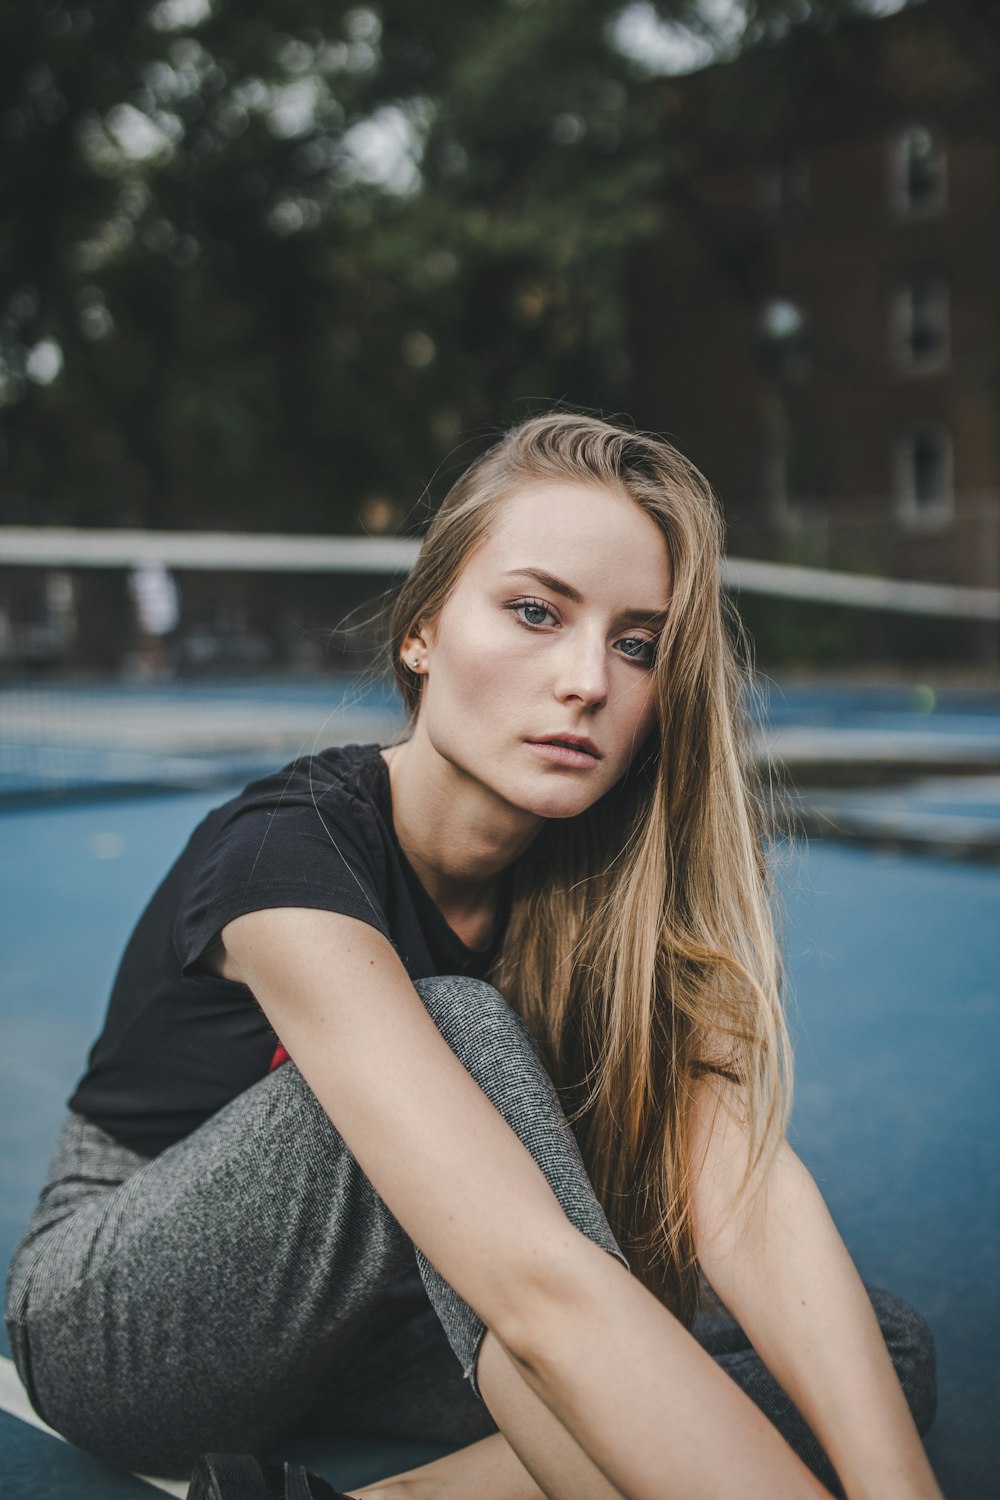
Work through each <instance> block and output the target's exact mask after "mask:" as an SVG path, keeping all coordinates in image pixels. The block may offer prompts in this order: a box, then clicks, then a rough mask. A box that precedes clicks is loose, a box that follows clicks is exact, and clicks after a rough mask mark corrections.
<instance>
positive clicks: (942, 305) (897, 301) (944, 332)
mask: <svg viewBox="0 0 1000 1500" xmlns="http://www.w3.org/2000/svg"><path fill="white" fill-rule="evenodd" d="M949 322H950V319H949V315H948V283H947V282H946V281H945V279H944V277H943V276H938V275H934V274H926V275H919V276H907V277H905V278H904V279H903V280H901V281H899V282H898V283H897V285H896V290H895V293H894V295H893V300H892V344H893V354H894V356H895V361H896V364H897V365H898V366H899V367H900V369H903V370H907V371H909V372H912V373H913V374H919V373H920V372H922V371H924V370H939V369H941V368H942V367H943V366H944V365H946V364H947V363H948V345H949Z"/></svg>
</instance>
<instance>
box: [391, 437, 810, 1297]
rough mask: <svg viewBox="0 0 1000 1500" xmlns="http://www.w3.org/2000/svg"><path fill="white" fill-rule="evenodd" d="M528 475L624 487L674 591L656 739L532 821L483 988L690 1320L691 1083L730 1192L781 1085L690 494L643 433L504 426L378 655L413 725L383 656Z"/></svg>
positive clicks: (755, 806)
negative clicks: (527, 1047)
mask: <svg viewBox="0 0 1000 1500" xmlns="http://www.w3.org/2000/svg"><path fill="white" fill-rule="evenodd" d="M545 481H550V482H558V483H566V482H570V483H580V484H588V485H598V486H602V487H605V488H608V489H611V490H613V491H615V492H617V493H622V492H624V493H625V494H627V495H629V496H630V497H631V499H632V500H633V501H634V502H635V503H636V504H637V505H638V506H640V507H641V509H642V510H643V511H644V512H645V513H646V514H647V515H648V516H649V517H651V518H652V520H653V521H655V523H656V524H657V525H658V526H659V527H660V529H661V531H662V533H663V536H664V538H665V541H666V546H667V551H668V555H669V558H670V564H671V571H672V594H671V600H670V606H669V610H668V621H667V624H666V627H665V629H664V631H663V634H662V636H661V638H660V641H659V644H658V647H657V654H656V660H655V664H654V666H653V668H652V676H653V692H654V698H655V703H656V710H657V728H656V729H655V730H654V731H653V733H652V734H651V736H650V737H649V739H648V741H647V742H646V744H645V745H644V746H643V747H642V749H641V750H640V751H639V752H638V753H637V755H636V757H635V759H634V760H633V762H632V765H631V766H630V768H629V770H628V772H627V773H626V775H625V776H624V777H623V778H622V780H621V781H620V782H619V783H618V785H617V787H616V788H614V789H613V791H612V792H611V793H609V794H608V795H607V796H605V797H604V798H602V799H601V800H600V801H599V802H598V803H597V804H596V805H595V806H593V807H591V808H589V809H588V810H587V811H585V812H583V813H581V814H580V815H578V816H577V817H574V818H570V819H565V820H556V819H553V820H551V821H549V822H547V823H546V824H545V825H544V826H543V828H542V830H541V832H540V833H539V835H538V836H537V838H536V840H535V842H534V843H533V845H532V846H531V848H530V849H529V850H528V852H527V854H526V855H524V856H522V858H521V859H520V860H519V861H518V862H517V864H516V866H515V868H514V871H513V882H512V897H511V901H512V905H511V914H510V920H509V924H508V926H507V930H506V934H505V937H504V940H503V946H502V950H501V952H500V954H499V956H498V958H497V961H496V963H495V964H494V967H493V970H492V972H491V974H490V976H489V977H490V979H491V980H492V982H493V983H494V984H495V985H496V987H497V988H498V989H499V990H500V991H501V993H502V994H503V995H504V997H505V998H506V1000H507V1002H508V1004H509V1005H510V1006H511V1007H512V1008H513V1009H514V1010H516V1011H517V1012H518V1013H519V1014H520V1015H521V1016H522V1017H523V1019H524V1021H525V1022H526V1023H527V1025H528V1026H529V1028H530V1030H531V1032H532V1034H533V1035H534V1037H535V1038H536V1040H537V1042H538V1044H539V1047H540V1049H541V1053H542V1056H543V1059H544V1061H545V1064H546V1066H547V1068H548V1070H549V1072H550V1074H551V1076H552V1079H553V1081H554V1083H555V1085H556V1087H557V1089H558V1091H559V1094H560V1098H561V1101H562V1103H563V1106H564V1109H565V1111H566V1114H567V1117H568V1119H569V1120H570V1123H571V1124H572V1126H573V1129H574V1132H575V1134H576V1137H577V1140H578V1142H579V1145H580V1149H581V1152H582V1154H583V1158H584V1162H585V1164H586V1166H587V1170H588V1172H589V1174H590V1178H591V1181H592V1183H593V1185H594V1188H595V1191H596V1193H597V1195H598V1198H599V1199H600V1201H601V1203H602V1204H603V1207H604V1210H605V1212H606V1214H607V1216H608V1219H609V1222H610V1224H611V1227H612V1229H613V1231H614V1233H615V1235H616V1238H617V1239H618V1242H619V1244H620V1245H621V1247H622V1249H623V1250H624V1252H625V1254H626V1256H627V1257H628V1258H629V1261H630V1264H631V1266H632V1269H633V1271H634V1273H635V1274H636V1275H637V1276H638V1277H639V1278H640V1279H641V1280H642V1281H643V1283H644V1284H645V1285H646V1286H647V1287H648V1288H649V1289H650V1290H651V1291H652V1292H654V1294H655V1295H657V1296H658V1297H660V1299H661V1300H662V1301H664V1302H665V1303H666V1304H667V1306H669V1307H670V1308H671V1309H672V1310H673V1311H674V1312H675V1313H676V1314H677V1316H678V1317H680V1318H681V1319H682V1320H683V1321H685V1322H690V1321H691V1319H692V1318H693V1316H694V1314H695V1312H696V1311H697V1307H698V1303H699V1273H698V1267H697V1260H696V1255H695V1247H694V1235H693V1228H692V1170H693V1165H694V1164H693V1163H692V1161H691V1125H690V1114H691V1102H692V1096H693V1092H694V1091H693V1084H694V1083H695V1081H696V1080H697V1079H699V1078H700V1077H702V1076H703V1075H704V1074H705V1073H707V1072H710V1073H716V1074H719V1075H721V1076H722V1077H724V1078H725V1079H727V1080H729V1082H730V1083H731V1084H732V1085H734V1086H735V1093H736V1095H737V1097H738V1100H739V1103H740V1106H741V1110H742V1114H743V1118H744V1121H745V1123H746V1126H747V1130H748V1135H749V1140H750V1144H751V1151H750V1157H749V1161H748V1167H747V1172H746V1176H745V1179H744V1188H746V1187H748V1185H749V1184H750V1181H751V1178H752V1177H753V1175H754V1174H755V1172H756V1171H757V1169H758V1168H760V1167H761V1166H762V1165H763V1164H766V1162H767V1161H768V1160H769V1159H770V1158H771V1155H772V1153H773V1151H774V1150H775V1149H776V1147H777V1145H778V1143H779V1141H780V1139H781V1137H782V1136H783V1134H784V1129H785V1126H786V1123H787V1117H788V1108H789V1099H790V1087H791V1061H790V1049H789V1042H788V1035H787V1030H786V1027H785V1023H784V1019H783V1015H782V1010H781V1005H780V999H779V966H778V958H777V946H776V943H775V937H774V923H773V918H772V911H771V904H770V898H769V892H768V887H767V876H766V870H765V864H764V858H763V852H762V851H763V827H762V818H761V813H760V804H759V802H758V800H757V799H756V797H755V795H754V790H753V788H752V783H751V779H750V776H749V773H748V767H749V764H750V761H749V757H748V755H747V754H746V749H745V746H746V735H745V724H744V711H745V710H744V704H743V696H742V692H741V687H742V683H743V678H744V672H743V669H742V668H741V667H740V666H739V665H738V663H737V659H736V654H735V652H734V649H733V645H732V642H731V640H730V636H729V633H728V631H727V627H726V621H725V619H724V613H723V600H722V594H721V589H720V582H719V561H720V554H721V548H722V539H723V534H722V523H721V518H720V514H719V509H718V505H717V503H716V500H715V497H714V495H713V493H712V490H711V488H710V486H709V484H708V482H707V481H706V480H705V479H704V477H703V476H702V475H701V474H700V473H699V471H698V470H697V469H696V468H695V467H694V466H693V464H691V463H689V462H688V460H687V459H685V458H684V457H683V456H682V455H681V454H680V453H678V452H677V450H676V449H675V448H673V447H672V446H671V445H670V444H669V443H667V442H666V441H664V440H663V439H661V438H659V437H656V436H653V435H651V434H647V433H640V432H634V431H629V430H627V429H625V428H622V427H618V426H614V425H612V424H610V423H608V422H605V421H602V420H599V419H596V418H594V417H591V416H588V415H583V414H577V413H572V412H565V411H560V412H556V413H552V414H547V415H542V416H536V417H533V418H531V419H530V420H528V421H526V422H523V423H521V424H520V425H519V426H517V427H515V428H513V429H512V430H511V431H509V432H507V433H506V435H505V436H504V437H503V438H502V439H501V440H500V441H499V442H497V443H495V444H494V445H493V446H492V447H491V448H489V449H488V451H487V452H485V453H484V454H482V455H481V457H479V458H478V459H477V460H476V461H475V462H474V463H473V464H472V465H471V466H470V467H469V468H468V469H467V470H466V471H465V472H464V473H463V474H462V475H461V477H460V478H459V479H458V480H457V481H456V483H455V484H454V485H453V486H452V488H451V489H450V491H449V492H448V494H447V496H446V497H445V499H444V501H443V503H442V505H441V506H440V508H439V510H438V511H437V513H436V515H435V516H434V518H433V520H432V522H431V525H430V527H429V529H428V531H427V533H426V537H425V539H424V542H423V546H422V549H421V552H420V556H419V559H418V561H417V563H416V565H415V567H414V568H413V571H412V572H411V573H410V575H409V577H408V578H407V579H406V581H405V582H404V584H403V585H402V588H401V589H400V591H399V593H398V595H397V596H396V599H395V603H394V607H393V610H392V616H391V623H390V629H389V638H388V640H387V642H386V649H387V651H388V653H389V654H390V656H391V669H392V672H393V673H394V674H395V677H396V680H397V682H398V685H399V688H400V691H401V693H402V696H403V699H404V702H405V704H406V707H407V709H408V711H409V715H410V720H411V722H412V721H413V720H414V719H415V717H416V715H417V713H418V711H419V705H420V692H421V683H422V681H423V679H422V678H421V677H419V676H418V675H417V674H415V673H412V672H410V671H409V670H408V669H407V667H406V666H405V665H404V664H403V662H402V661H401V660H400V647H401V645H402V643H403V641H404V640H405V639H406V637H407V636H408V635H410V634H411V633H413V632H415V631H416V629H417V627H418V625H419V624H420V622H427V621H430V620H433V619H434V618H435V617H436V615H437V614H438V612H439V611H440V609H441V608H442V606H443V605H444V603H445V602H446V600H447V599H448V597H449V595H450V593H451V591H452V589H453V588H454V586H455V583H456V581H457V579H458V577H459V574H460V573H461V571H462V568H463V566H464V564H465V560H466V558H467V557H468V556H469V554H470V552H471V551H472V549H473V548H474V547H476V546H477V544H478V543H480V542H482V541H483V540H485V538H486V536H487V535H488V533H489V530H490V526H491V524H492V521H493V518H494V516H495V515H496V513H497V510H498V508H499V507H500V506H502V504H503V502H504V500H505V498H506V497H508V496H510V495H511V494H513V493H514V492H515V491H517V490H518V489H519V488H521V487H523V486H524V485H525V484H529V483H530V484H533V485H537V484H539V483H541V482H545ZM730 1092H732V1091H730Z"/></svg>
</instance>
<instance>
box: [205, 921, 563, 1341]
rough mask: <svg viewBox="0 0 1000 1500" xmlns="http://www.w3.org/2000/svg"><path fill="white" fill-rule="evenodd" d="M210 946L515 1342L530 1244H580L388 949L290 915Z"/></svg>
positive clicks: (389, 1191)
mask: <svg viewBox="0 0 1000 1500" xmlns="http://www.w3.org/2000/svg"><path fill="white" fill-rule="evenodd" d="M222 941H223V945H224V948H225V959H224V960H223V962H222V965H221V970H222V972H223V973H224V975H225V976H226V977H227V978H232V979H239V980H242V981H243V982H244V983H245V984H247V985H248V986H249V987H250V989H251V990H252V991H253V994H254V996H255V997H256V999H257V1001H258V1002H259V1004H260V1006H261V1008H262V1009H263V1010H264V1012H265V1014H266V1015H267V1017H268V1019H269V1020H270V1021H271V1023H272V1025H273V1026H274V1028H275V1030H276V1032H277V1033H278V1035H279V1036H280V1037H281V1039H282V1042H283V1043H284V1045H285V1046H286V1047H287V1049H288V1051H289V1053H290V1055H291V1056H292V1058H294V1060H295V1063H296V1065H297V1066H298V1068H299V1070H300V1072H301V1073H302V1075H303V1077H304V1078H305V1080H306V1082H307V1083H308V1084H309V1086H310V1088H311V1089H312V1091H313V1093H314V1094H315V1095H316V1097H317V1099H318V1100H319V1102H320V1104H321V1105H322V1106H323V1108H324V1110H325V1111H326V1113H327V1114H328V1115H329V1117H330V1119H331V1120H332V1121H333V1124H334V1125H335V1126H336V1128H337V1130H338V1131H339V1132H340V1134H341V1135H342V1136H343V1138H344V1140H345V1142H346V1144H347V1146H348V1149H349V1150H350V1151H351V1153H352V1155H353V1156H354V1157H355V1159H356V1160H357V1162H358V1163H359V1164H360V1166H361V1167H362V1169H363V1170H364V1172H365V1173H366V1175H367V1176H368V1178H369V1179H370V1180H371V1182H372V1183H373V1184H374V1186H375V1188H376V1190H377V1191H378V1193H379V1195H380V1197H381V1198H382V1199H383V1201H384V1202H385V1203H386V1204H387V1205H388V1207H389V1209H390V1210H391V1212H392V1213H393V1215H394V1216H395V1217H396V1219H397V1220H398V1221H399V1223H400V1224H401V1225H402V1227H403V1228H404V1229H405V1231H406V1233H407V1234H408V1235H409V1236H410V1238H411V1239H412V1240H413V1242H414V1243H415V1244H416V1245H417V1246H419V1248H420V1249H421V1250H422V1251H423V1252H424V1254H425V1255H426V1256H427V1258H428V1260H430V1262H431V1263H432V1264H433V1265H434V1266H435V1267H436V1268H437V1270H438V1271H439V1272H440V1273H441V1275H442V1276H444V1278H445V1279H446V1280H447V1281H448V1282H449V1283H450V1284H451V1285H452V1286H453V1287H454V1288H455V1290H456V1291H457V1292H458V1293H459V1295H460V1296H461V1297H462V1298H464V1300H465V1301H466V1302H468V1303H469V1305H470V1306H471V1307H473V1308H475V1309H476V1311H477V1312H478V1313H479V1315H480V1317H482V1318H483V1321H484V1322H486V1323H487V1325H488V1326H489V1327H491V1328H493V1329H494V1331H495V1332H497V1333H498V1335H499V1336H500V1337H501V1338H503V1339H504V1341H505V1342H506V1341H507V1340H508V1339H512V1340H513V1342H514V1343H515V1344H516V1343H517V1340H518V1329H519V1323H520V1319H521V1318H522V1317H523V1316H524V1304H525V1300H526V1299H527V1298H528V1297H529V1296H530V1293H531V1290H532V1288H533V1285H534V1273H535V1272H537V1271H541V1270H542V1267H541V1264H540V1261H541V1257H542V1255H543V1252H544V1253H546V1254H550V1253H553V1251H555V1250H557V1249H558V1247H560V1246H562V1247H567V1246H568V1245H569V1243H570V1242H571V1241H572V1240H573V1239H574V1238H575V1239H579V1240H581V1241H582V1240H583V1238H584V1237H583V1235H581V1234H580V1233H579V1231H578V1230H576V1229H575V1228H574V1226H573V1225H571V1224H570V1222H569V1220H568V1219H567V1218H566V1217H565V1215H564V1214H563V1211H562V1209H561V1207H560V1205H559V1203H558V1201H557V1199H556V1198H555V1196H554V1194H553V1193H552V1190H551V1188H550V1187H549V1184H548V1182H547V1181H546V1179H545V1176H544V1174H543V1173H542V1171H541V1169H540V1168H539V1167H538V1165H537V1163H536V1162H535V1160H534V1158H533V1157H532V1156H531V1154H530V1152H529V1151H528V1150H527V1148H526V1147H525V1146H524V1145H523V1144H522V1142H521V1141H520V1140H519V1139H518V1137H517V1135H516V1134H515V1133H514V1132H513V1131H512V1130H511V1129H510V1127H509V1126H508V1125H507V1124H506V1122H505V1121H504V1120H503V1118H502V1117H501V1115H500V1114H499V1113H498V1111H497V1110H496V1109H494V1107H493V1105H492V1103H491V1102H490V1100H489V1099H487V1097H486V1095H485V1094H483V1092H482V1091H481V1089H480V1088H479V1086H478V1084H477V1083H476V1082H475V1081H474V1079H472V1078H471V1077H470V1075H469V1074H468V1073H467V1072H466V1070H465V1068H464V1067H463V1066H462V1064H461V1063H460V1062H459V1060H458V1058H457V1057H455V1055H454V1053H453V1052H452V1051H451V1049H450V1048H449V1047H448V1045H447V1043H446V1042H445V1041H444V1039H443V1038H442V1036H441V1034H440V1033H439V1031H438V1030H437V1028H436V1026H435V1025H434V1022H433V1021H432V1020H431V1018H430V1016H429V1015H428V1013H427V1011H426V1010H425V1008H424V1006H423V1003H422V1001H421V999H420V997H419V995H418V994H417V992H416V990H415V989H414V988H413V985H412V984H411V982H410V979H409V976H408V975H407V973H406V970H405V969H404V968H403V965H402V963H401V962H400V960H399V958H398V956H397V954H396V952H395V950H394V949H393V948H392V946H391V944H390V943H389V942H388V940H387V939H386V938H384V937H383V936H382V935H381V934H380V933H378V932H377V931H376V930H375V929H374V928H372V927H370V926H368V924H367V923H364V922H360V921H357V920H356V919H354V918H352V917H346V916H342V915H340V914H338V913H332V912H325V911H313V910H307V909H300V908H283V909H274V910H267V911H259V912H252V913H249V914H248V915H246V916H243V917H238V918H237V919H236V920H235V921H233V922H230V923H229V924H228V925H227V926H226V928H225V929H224V930H223V933H222Z"/></svg>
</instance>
